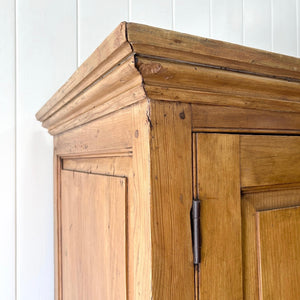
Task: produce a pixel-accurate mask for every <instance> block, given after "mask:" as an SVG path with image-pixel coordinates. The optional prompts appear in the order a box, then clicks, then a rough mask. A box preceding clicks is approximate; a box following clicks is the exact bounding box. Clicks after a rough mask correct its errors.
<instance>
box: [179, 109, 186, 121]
mask: <svg viewBox="0 0 300 300" xmlns="http://www.w3.org/2000/svg"><path fill="white" fill-rule="evenodd" d="M179 117H180V119H182V120H184V119H185V113H184V110H183V111H182V112H181V113H180V114H179Z"/></svg>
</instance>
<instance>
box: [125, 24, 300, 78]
mask: <svg viewBox="0 0 300 300" xmlns="http://www.w3.org/2000/svg"><path fill="white" fill-rule="evenodd" d="M127 35H128V41H129V42H130V43H131V45H132V47H133V49H134V51H135V52H136V53H138V54H143V55H152V56H159V57H168V58H171V59H175V60H182V61H189V62H197V63H200V64H207V65H213V66H219V67H223V68H228V69H233V70H239V71H249V72H253V73H256V74H265V75H268V76H274V77H276V76H278V77H292V78H297V79H300V73H299V71H300V60H299V59H297V58H295V57H289V56H284V55H281V54H277V53H271V52H267V51H263V50H257V49H253V48H248V47H244V46H239V45H235V44H231V43H226V42H222V41H216V40H212V39H207V38H201V37H197V36H193V35H189V34H184V33H178V32H174V31H171V30H163V29H160V28H155V27H151V26H147V25H141V24H134V23H128V24H127Z"/></svg>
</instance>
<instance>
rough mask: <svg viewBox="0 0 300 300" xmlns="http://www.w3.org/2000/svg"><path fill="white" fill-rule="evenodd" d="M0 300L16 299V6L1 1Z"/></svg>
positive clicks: (7, 1) (6, 1)
mask: <svg viewBox="0 0 300 300" xmlns="http://www.w3.org/2000/svg"><path fill="white" fill-rule="evenodd" d="M0 36H1V39H0V66H1V68H0V120H1V126H0V141H1V142H0V146H1V147H0V169H1V172H0V237H1V246H0V298H1V299H8V300H13V299H15V5H14V1H9V0H0Z"/></svg>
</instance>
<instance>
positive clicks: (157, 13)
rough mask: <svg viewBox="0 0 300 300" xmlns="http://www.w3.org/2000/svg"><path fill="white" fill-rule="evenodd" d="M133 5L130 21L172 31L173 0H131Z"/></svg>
mask: <svg viewBox="0 0 300 300" xmlns="http://www.w3.org/2000/svg"><path fill="white" fill-rule="evenodd" d="M129 1H130V3H131V11H130V16H131V17H130V21H131V22H136V23H142V24H147V25H151V26H156V27H161V28H164V29H172V26H173V5H172V0H152V1H149V0H129Z"/></svg>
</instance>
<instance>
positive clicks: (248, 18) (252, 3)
mask: <svg viewBox="0 0 300 300" xmlns="http://www.w3.org/2000/svg"><path fill="white" fill-rule="evenodd" d="M271 1H272V0H266V1H261V0H244V43H245V45H246V46H249V47H254V48H259V49H263V50H268V51H271V49H272V13H271V6H272V4H271Z"/></svg>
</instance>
